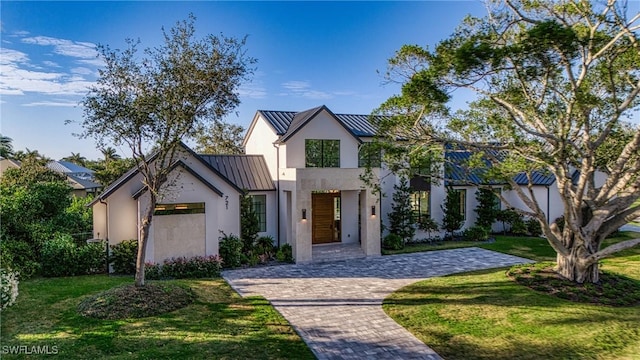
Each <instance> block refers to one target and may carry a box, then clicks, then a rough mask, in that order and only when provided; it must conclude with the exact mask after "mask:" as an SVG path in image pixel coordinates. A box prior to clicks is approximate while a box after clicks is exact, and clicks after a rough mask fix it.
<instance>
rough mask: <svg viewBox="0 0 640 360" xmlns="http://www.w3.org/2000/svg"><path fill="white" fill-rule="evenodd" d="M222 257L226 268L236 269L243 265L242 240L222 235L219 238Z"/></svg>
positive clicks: (234, 236)
mask: <svg viewBox="0 0 640 360" xmlns="http://www.w3.org/2000/svg"><path fill="white" fill-rule="evenodd" d="M218 239H219V240H220V242H219V250H218V252H219V253H220V257H221V258H222V266H223V267H225V268H235V267H238V266H240V265H242V248H243V246H244V244H243V242H242V240H240V238H239V237H237V236H236V235H233V234H230V235H227V234H225V233H222V236H220V237H219V238H218Z"/></svg>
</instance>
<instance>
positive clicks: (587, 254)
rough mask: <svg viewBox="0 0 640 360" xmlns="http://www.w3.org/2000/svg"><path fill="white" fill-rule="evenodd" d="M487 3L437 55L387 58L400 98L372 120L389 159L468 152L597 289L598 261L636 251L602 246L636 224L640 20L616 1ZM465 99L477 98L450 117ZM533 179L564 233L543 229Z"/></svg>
mask: <svg viewBox="0 0 640 360" xmlns="http://www.w3.org/2000/svg"><path fill="white" fill-rule="evenodd" d="M486 6H487V9H488V15H487V16H485V17H483V18H475V17H468V18H466V19H465V20H464V22H463V23H462V24H461V26H460V27H459V28H458V29H457V30H456V31H455V32H454V33H453V34H452V35H451V36H450V37H449V38H447V39H445V40H443V41H441V42H440V43H438V44H437V45H436V46H435V47H434V48H433V49H429V48H427V47H421V46H417V45H405V46H403V47H402V48H401V49H400V50H398V52H397V53H396V55H395V56H394V57H393V58H392V59H391V60H390V61H389V68H388V71H387V77H388V79H389V80H390V81H394V82H398V83H400V84H401V93H400V94H398V95H396V96H393V97H391V98H390V99H388V100H387V101H386V102H385V103H384V104H383V105H381V107H380V108H379V109H378V111H377V114H380V115H386V116H382V117H377V118H376V119H377V125H378V126H379V141H380V142H381V143H383V144H384V146H386V148H387V149H388V151H387V155H386V157H387V158H386V159H385V160H387V161H388V162H389V163H391V164H393V163H396V164H398V163H401V162H402V161H405V162H406V156H409V157H410V158H412V157H418V158H419V157H422V158H425V157H426V158H429V160H431V161H432V162H435V161H442V160H443V159H442V149H443V146H444V144H447V145H448V146H452V147H454V148H455V147H463V148H465V149H470V150H473V151H474V152H475V153H476V154H477V156H476V157H475V158H473V159H472V160H471V161H469V163H468V164H466V167H467V169H468V170H469V171H474V170H477V169H482V170H483V174H484V175H485V179H491V180H493V181H499V182H501V183H505V184H507V185H509V186H510V188H511V189H512V190H513V191H515V192H516V193H517V195H518V197H519V198H520V200H521V201H522V202H523V203H524V204H525V206H526V207H527V208H526V209H525V210H524V211H523V213H524V214H525V215H527V216H529V217H531V218H535V219H537V220H538V221H539V222H540V224H541V226H542V229H543V233H544V235H545V236H546V238H547V239H548V240H549V243H550V244H551V246H552V247H553V248H554V249H555V250H556V252H557V253H558V270H559V272H560V273H561V274H562V275H564V276H565V277H567V278H569V279H572V280H575V281H577V282H584V281H594V282H595V281H597V280H598V261H599V260H600V259H602V258H604V257H606V256H608V255H611V254H612V253H614V252H617V251H619V250H622V249H624V248H628V247H631V246H635V245H637V244H639V243H640V239H635V240H629V241H626V242H622V243H618V244H616V245H614V246H610V247H607V248H604V249H601V244H602V241H603V240H604V238H605V237H607V236H608V235H609V234H611V233H612V232H614V231H616V230H617V229H618V228H619V227H620V226H621V225H624V224H625V223H627V222H629V221H630V220H632V219H634V218H636V217H638V216H640V206H638V205H637V203H636V205H633V204H634V202H635V201H636V200H637V199H638V198H640V176H638V174H639V173H640V127H639V125H638V122H637V111H638V109H639V105H640V98H639V96H638V94H639V92H640V41H639V35H638V34H639V31H638V30H640V14H638V13H633V12H631V11H629V9H628V7H627V4H626V3H624V2H621V1H615V0H609V1H607V2H606V3H604V4H602V3H600V2H592V1H583V0H580V1H569V0H560V1H553V2H546V1H529V0H500V1H497V0H496V1H488V2H487V4H486ZM459 92H464V93H469V92H470V93H472V94H475V99H474V100H473V101H472V102H470V103H469V104H468V107H467V108H463V109H461V110H458V111H454V110H453V109H452V108H451V104H452V100H454V99H455V96H456V95H457V94H458V93H459ZM634 119H635V122H633V121H632V120H634ZM398 140H401V141H398ZM398 149H401V150H402V151H399V150H398ZM410 161H414V160H410ZM487 164H490V166H489V167H490V169H488V168H487ZM535 171H542V172H545V173H550V174H553V175H554V176H555V187H556V188H557V191H558V192H559V194H560V197H561V198H562V201H563V206H564V223H563V224H564V226H563V227H557V226H555V225H554V223H553V220H554V219H550V220H551V221H547V219H546V217H545V213H544V211H543V209H542V208H541V206H540V202H539V199H537V198H536V196H535V194H534V191H533V190H532V187H533V186H532V180H531V179H532V175H533V174H534V172H535ZM523 172H524V173H525V174H526V176H528V178H529V185H528V186H522V187H521V186H519V185H518V184H516V183H515V182H514V180H513V176H514V175H516V174H518V173H523ZM599 172H602V173H606V175H607V177H606V180H605V181H604V182H599V181H598V175H597V174H598V173H599ZM430 175H432V176H433V175H434V174H430ZM502 200H503V201H506V199H504V198H503V199H502Z"/></svg>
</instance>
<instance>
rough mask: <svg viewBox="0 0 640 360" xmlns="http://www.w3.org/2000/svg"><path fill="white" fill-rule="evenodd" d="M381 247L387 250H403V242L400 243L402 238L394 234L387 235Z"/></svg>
mask: <svg viewBox="0 0 640 360" xmlns="http://www.w3.org/2000/svg"><path fill="white" fill-rule="evenodd" d="M382 247H384V248H385V249H387V250H400V249H402V248H404V241H402V238H401V237H400V236H398V235H396V234H389V235H387V236H385V237H384V240H383V241H382Z"/></svg>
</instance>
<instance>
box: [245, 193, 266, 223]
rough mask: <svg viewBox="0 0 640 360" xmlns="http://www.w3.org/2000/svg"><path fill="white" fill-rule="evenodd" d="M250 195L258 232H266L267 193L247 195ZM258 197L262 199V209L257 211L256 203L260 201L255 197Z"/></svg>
mask: <svg viewBox="0 0 640 360" xmlns="http://www.w3.org/2000/svg"><path fill="white" fill-rule="evenodd" d="M249 196H250V197H251V205H252V206H253V213H254V214H256V217H257V218H258V226H259V227H260V230H259V231H258V232H266V231H267V195H266V194H255V195H249ZM258 197H260V198H261V199H263V200H264V201H262V207H263V209H264V211H258V210H259V209H258V207H257V206H258V205H259V204H260V201H256V198H258Z"/></svg>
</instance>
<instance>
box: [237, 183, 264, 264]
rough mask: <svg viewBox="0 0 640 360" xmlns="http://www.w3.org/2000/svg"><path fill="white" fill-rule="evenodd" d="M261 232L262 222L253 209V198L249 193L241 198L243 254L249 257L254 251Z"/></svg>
mask: <svg viewBox="0 0 640 360" xmlns="http://www.w3.org/2000/svg"><path fill="white" fill-rule="evenodd" d="M258 232H260V220H259V219H258V215H256V212H255V209H254V208H253V197H251V196H250V195H248V194H247V193H245V194H243V195H241V196H240V238H241V239H242V244H243V246H242V252H243V253H244V254H245V255H247V256H249V253H250V252H251V251H253V247H254V246H255V243H256V239H257V238H258Z"/></svg>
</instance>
